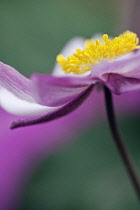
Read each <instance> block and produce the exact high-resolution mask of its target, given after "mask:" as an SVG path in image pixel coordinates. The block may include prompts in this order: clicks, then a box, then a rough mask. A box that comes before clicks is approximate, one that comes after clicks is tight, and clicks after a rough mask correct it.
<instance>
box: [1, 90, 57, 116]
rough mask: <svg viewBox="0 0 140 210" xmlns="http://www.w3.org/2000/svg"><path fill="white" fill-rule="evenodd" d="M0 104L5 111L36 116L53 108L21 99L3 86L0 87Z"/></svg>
mask: <svg viewBox="0 0 140 210" xmlns="http://www.w3.org/2000/svg"><path fill="white" fill-rule="evenodd" d="M0 106H1V107H2V108H3V109H4V110H6V111H7V112H9V113H11V114H15V115H20V116H38V115H42V114H46V113H48V112H50V111H52V110H54V109H55V107H48V106H42V105H40V104H37V103H31V102H29V101H25V100H22V99H20V98H18V97H17V96H16V95H14V94H13V93H12V92H10V91H8V90H6V89H4V88H1V89H0Z"/></svg>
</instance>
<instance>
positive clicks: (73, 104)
mask: <svg viewBox="0 0 140 210" xmlns="http://www.w3.org/2000/svg"><path fill="white" fill-rule="evenodd" d="M92 88H93V85H90V86H89V87H87V88H86V89H84V90H83V91H81V92H80V93H79V94H78V95H76V97H75V98H73V100H72V101H70V102H69V103H66V104H65V105H63V106H61V107H56V109H55V110H53V111H50V112H49V113H48V114H45V115H43V116H40V117H37V118H27V119H25V120H24V119H21V120H17V121H15V122H13V123H12V125H11V129H14V128H17V127H24V126H28V125H34V124H40V123H45V122H48V121H52V120H54V119H57V118H59V117H62V116H65V115H67V114H69V113H70V112H72V111H74V110H75V109H76V108H77V107H79V105H81V103H82V102H83V101H84V100H85V99H86V98H87V96H88V95H89V94H90V92H91V91H92Z"/></svg>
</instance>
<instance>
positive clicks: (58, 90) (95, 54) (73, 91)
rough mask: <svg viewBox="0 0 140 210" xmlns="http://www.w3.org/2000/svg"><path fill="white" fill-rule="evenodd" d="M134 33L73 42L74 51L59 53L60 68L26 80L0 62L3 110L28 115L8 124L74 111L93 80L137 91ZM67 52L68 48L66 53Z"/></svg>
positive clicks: (120, 89)
mask: <svg viewBox="0 0 140 210" xmlns="http://www.w3.org/2000/svg"><path fill="white" fill-rule="evenodd" d="M138 42H139V40H138V38H137V35H136V34H135V33H133V32H130V31H126V32H125V33H123V34H122V35H120V36H119V37H115V38H114V39H112V40H111V39H109V38H108V35H107V34H104V35H103V36H102V38H100V40H99V39H96V41H93V40H88V41H87V42H86V46H85V48H84V44H83V43H84V40H83V39H78V41H77V40H74V41H73V44H75V45H73V47H72V49H71V51H73V50H74V51H75V48H77V47H78V48H79V46H81V48H82V49H77V50H76V52H75V53H73V55H71V56H68V58H64V57H63V56H62V55H58V56H57V61H58V63H59V65H60V67H58V66H56V68H55V71H54V73H53V75H41V74H34V75H32V76H31V79H27V78H25V77H24V76H23V75H21V74H20V73H19V72H17V71H16V70H15V69H14V68H12V67H10V66H8V65H6V64H3V63H0V85H1V89H0V104H1V106H2V108H4V109H5V110H6V111H8V112H10V113H13V114H16V115H21V116H27V117H26V118H24V119H20V120H17V121H14V122H13V123H12V125H11V128H12V129H13V128H16V127H23V126H27V125H33V124H39V123H44V122H48V121H51V120H54V119H56V118H59V117H61V116H64V115H66V114H68V113H70V112H72V111H73V110H75V109H76V108H77V107H78V106H79V105H80V104H81V103H82V102H83V101H84V100H85V99H86V98H87V97H88V95H89V94H90V93H91V92H92V90H93V87H94V86H95V84H99V83H102V84H104V85H106V86H107V87H108V88H109V89H110V90H111V91H112V92H113V93H115V94H122V93H124V92H129V91H134V90H139V89H140V70H139V68H140V61H139V60H140V50H139V46H138ZM67 53H70V51H69V52H66V54H67Z"/></svg>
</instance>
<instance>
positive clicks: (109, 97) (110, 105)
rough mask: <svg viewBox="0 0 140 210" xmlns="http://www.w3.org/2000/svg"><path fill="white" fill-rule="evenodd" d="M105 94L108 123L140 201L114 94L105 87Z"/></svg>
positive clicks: (139, 193)
mask: <svg viewBox="0 0 140 210" xmlns="http://www.w3.org/2000/svg"><path fill="white" fill-rule="evenodd" d="M104 93H105V102H106V111H107V116H108V122H109V126H110V130H111V133H112V136H113V139H114V142H115V144H116V146H117V149H118V151H119V153H120V155H121V158H122V160H123V162H124V165H125V167H126V170H127V173H128V175H129V177H130V179H131V181H132V184H133V186H134V189H135V191H136V193H137V196H138V199H139V201H140V183H139V180H138V177H137V174H136V171H135V169H134V166H133V164H132V162H131V159H130V157H129V154H128V151H127V149H126V147H125V145H124V143H123V141H122V138H121V136H120V133H119V130H118V127H117V123H116V118H115V113H114V107H113V100H112V94H111V92H110V90H109V89H108V88H107V87H105V86H104Z"/></svg>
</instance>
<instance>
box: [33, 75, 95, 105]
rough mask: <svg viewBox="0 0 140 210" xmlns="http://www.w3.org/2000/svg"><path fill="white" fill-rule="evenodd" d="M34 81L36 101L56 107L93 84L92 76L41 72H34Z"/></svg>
mask: <svg viewBox="0 0 140 210" xmlns="http://www.w3.org/2000/svg"><path fill="white" fill-rule="evenodd" d="M32 81H33V94H34V97H35V99H36V101H37V102H38V103H40V104H42V105H46V106H54V107H56V106H61V105H64V104H66V103H69V102H70V101H72V100H73V99H75V98H76V97H77V96H78V95H79V94H80V93H81V92H82V91H84V90H85V89H87V86H89V85H90V84H91V79H90V77H85V78H76V77H74V78H73V77H55V76H49V75H48V76H46V75H40V74H34V75H33V76H32Z"/></svg>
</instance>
